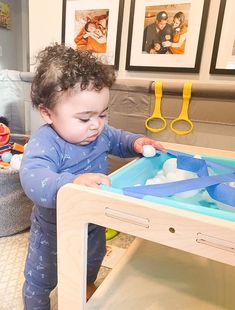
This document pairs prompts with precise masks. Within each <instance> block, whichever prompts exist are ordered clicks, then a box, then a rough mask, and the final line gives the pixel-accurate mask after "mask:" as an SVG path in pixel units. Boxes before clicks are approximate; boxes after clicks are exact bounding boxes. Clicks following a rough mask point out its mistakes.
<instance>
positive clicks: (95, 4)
mask: <svg viewBox="0 0 235 310" xmlns="http://www.w3.org/2000/svg"><path fill="white" fill-rule="evenodd" d="M123 9H124V0H112V1H110V0H99V1H94V0H63V4H62V35H61V42H62V43H65V44H67V45H70V46H72V47H74V48H78V47H77V46H76V44H75V43H74V39H73V38H72V34H71V33H73V34H74V35H76V33H75V30H74V29H75V24H76V23H77V20H76V18H77V16H79V11H80V12H81V13H82V12H85V11H88V12H90V13H91V14H92V13H93V11H94V13H95V12H98V11H100V12H101V11H105V10H106V11H107V12H108V17H107V21H108V31H107V35H106V39H107V41H106V43H105V44H106V51H105V52H104V51H102V52H100V51H99V52H96V51H94V53H95V54H96V56H97V57H98V58H99V59H100V60H101V61H102V62H104V63H106V64H108V65H112V66H114V68H115V69H116V70H118V69H119V59H120V42H121V33H122V16H123ZM71 23H74V25H72V24H71ZM102 44H103V43H102ZM84 48H85V47H84ZM88 49H90V48H88Z"/></svg>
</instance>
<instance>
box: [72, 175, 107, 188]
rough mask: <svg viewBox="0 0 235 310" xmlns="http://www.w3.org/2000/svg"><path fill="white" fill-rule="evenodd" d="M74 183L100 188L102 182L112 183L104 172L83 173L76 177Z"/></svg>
mask: <svg viewBox="0 0 235 310" xmlns="http://www.w3.org/2000/svg"><path fill="white" fill-rule="evenodd" d="M73 183H75V184H79V185H85V186H89V187H95V188H100V184H101V183H102V184H105V185H107V186H110V185H111V181H110V179H109V177H108V176H107V175H105V174H102V173H83V174H81V175H79V176H78V177H76V179H74V181H73Z"/></svg>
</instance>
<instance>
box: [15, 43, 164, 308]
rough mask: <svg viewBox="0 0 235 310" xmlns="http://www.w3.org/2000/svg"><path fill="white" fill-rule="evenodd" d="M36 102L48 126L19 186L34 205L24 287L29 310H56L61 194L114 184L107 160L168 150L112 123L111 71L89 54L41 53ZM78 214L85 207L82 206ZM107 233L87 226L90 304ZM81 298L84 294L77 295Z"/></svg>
mask: <svg viewBox="0 0 235 310" xmlns="http://www.w3.org/2000/svg"><path fill="white" fill-rule="evenodd" d="M38 61H39V64H38V67H37V70H36V72H35V76H34V79H33V82H32V89H31V97H32V104H33V106H34V107H35V108H37V110H38V111H39V112H40V114H41V116H42V117H43V119H44V121H45V123H46V124H45V125H43V126H41V127H40V128H39V129H38V130H37V131H36V132H35V133H34V134H33V135H32V137H31V139H30V140H29V142H28V144H27V147H26V150H25V152H24V156H23V160H22V164H21V169H20V180H21V184H22V186H23V189H24V191H25V193H26V194H27V195H28V197H29V198H30V199H31V200H32V201H33V202H34V208H33V211H32V217H31V219H32V225H31V229H30V237H29V248H28V255H27V258H26V264H25V271H24V275H25V283H24V287H23V299H24V307H25V309H26V310H34V309H40V310H48V309H50V298H49V295H50V292H51V291H52V290H53V289H54V288H55V286H56V284H57V245H56V195H57V192H58V190H59V189H60V187H61V186H63V185H65V184H67V183H76V184H80V185H85V186H90V187H94V188H99V186H100V184H101V183H103V184H106V185H108V186H109V185H110V179H109V177H108V176H107V173H108V165H107V157H108V154H109V153H111V154H113V155H116V156H120V157H131V156H137V155H138V154H141V153H142V152H143V145H146V144H150V145H152V146H153V147H154V148H156V149H159V150H161V151H165V149H164V147H163V146H162V145H161V144H160V143H158V142H157V141H155V140H152V139H149V138H147V137H144V136H142V135H138V134H132V133H129V132H125V131H122V130H120V129H115V128H113V127H111V126H109V125H107V124H106V120H107V113H108V102H109V89H110V88H111V86H112V84H113V83H114V81H115V73H114V70H113V68H112V67H111V66H106V65H103V64H102V63H100V62H99V61H98V60H97V58H96V57H95V56H94V55H93V54H92V53H90V52H89V51H81V50H75V49H73V48H71V47H66V46H65V45H59V44H53V45H51V46H48V47H46V48H45V49H44V50H42V51H41V52H40V53H39V55H38ZM77 204H78V205H77V207H78V208H79V201H78V203H77ZM105 245H106V244H105V228H103V227H100V226H98V225H94V224H89V228H88V258H87V299H89V297H90V296H91V295H92V293H93V292H94V290H95V285H94V282H95V280H96V277H97V273H98V271H99V268H100V266H101V262H102V260H103V257H104V255H105V250H106V247H105ZM78 298H79V296H78Z"/></svg>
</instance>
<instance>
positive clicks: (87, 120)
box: [79, 118, 90, 123]
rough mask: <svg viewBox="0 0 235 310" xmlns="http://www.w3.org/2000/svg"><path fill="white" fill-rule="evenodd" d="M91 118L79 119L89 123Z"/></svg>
mask: <svg viewBox="0 0 235 310" xmlns="http://www.w3.org/2000/svg"><path fill="white" fill-rule="evenodd" d="M89 120H90V119H89V118H79V121H81V122H83V123H87V122H89Z"/></svg>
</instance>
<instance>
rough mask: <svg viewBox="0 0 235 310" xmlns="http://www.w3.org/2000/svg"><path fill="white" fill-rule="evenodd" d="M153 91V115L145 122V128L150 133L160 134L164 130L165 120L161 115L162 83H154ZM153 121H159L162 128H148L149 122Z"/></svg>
mask: <svg viewBox="0 0 235 310" xmlns="http://www.w3.org/2000/svg"><path fill="white" fill-rule="evenodd" d="M154 89H155V104H154V111H153V114H152V115H151V116H150V117H148V118H147V119H146V121H145V127H146V128H147V129H148V130H149V131H151V132H160V131H162V130H164V129H165V128H166V119H165V118H164V117H162V114H161V100H162V81H155V82H154ZM153 120H161V121H162V122H163V126H162V127H160V128H153V127H151V126H150V122H151V121H153Z"/></svg>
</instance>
